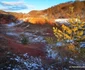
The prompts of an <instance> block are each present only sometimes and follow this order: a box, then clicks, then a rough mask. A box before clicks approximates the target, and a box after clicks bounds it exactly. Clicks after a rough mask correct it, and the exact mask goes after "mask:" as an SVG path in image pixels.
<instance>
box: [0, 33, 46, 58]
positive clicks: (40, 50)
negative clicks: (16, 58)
mask: <svg viewBox="0 0 85 70" xmlns="http://www.w3.org/2000/svg"><path fill="white" fill-rule="evenodd" d="M0 36H3V37H4V38H5V39H7V40H8V46H9V47H8V49H9V50H10V51H12V52H13V53H16V54H24V53H28V54H29V55H31V56H45V52H44V48H45V44H41V43H38V44H29V45H23V44H20V43H17V42H16V41H14V40H13V39H11V38H9V37H7V36H5V35H1V34H0Z"/></svg>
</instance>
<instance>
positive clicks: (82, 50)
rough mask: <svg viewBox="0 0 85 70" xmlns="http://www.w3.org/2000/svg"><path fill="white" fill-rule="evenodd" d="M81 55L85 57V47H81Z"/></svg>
mask: <svg viewBox="0 0 85 70" xmlns="http://www.w3.org/2000/svg"><path fill="white" fill-rule="evenodd" d="M80 55H81V57H83V58H85V48H81V49H80Z"/></svg>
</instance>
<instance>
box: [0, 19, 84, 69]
mask: <svg viewBox="0 0 85 70" xmlns="http://www.w3.org/2000/svg"><path fill="white" fill-rule="evenodd" d="M59 21H60V20H59ZM63 21H64V20H63ZM5 27H6V30H7V31H5V33H3V34H5V35H7V36H9V37H11V38H13V39H14V40H15V41H16V42H17V43H21V38H22V35H24V36H25V37H26V38H27V39H28V40H29V43H31V44H32V43H45V44H46V45H45V48H44V51H45V52H46V56H45V57H44V58H41V57H40V56H39V57H33V56H29V54H28V53H25V54H21V55H17V54H14V53H13V54H11V55H12V56H10V57H9V54H10V53H9V52H8V53H7V56H8V57H7V58H9V60H8V61H9V62H8V61H7V62H8V63H7V64H8V65H7V67H6V66H3V65H2V67H0V69H1V70H4V69H8V70H11V68H12V70H59V69H58V67H57V66H61V65H62V63H66V62H67V61H68V57H66V56H63V57H62V56H61V55H60V53H62V54H63V53H64V51H63V52H59V50H56V49H53V48H54V47H55V48H59V47H61V46H63V43H62V42H56V43H55V44H48V43H47V42H46V39H45V37H48V36H47V35H48V34H50V33H49V32H44V30H45V29H47V27H45V28H43V29H42V28H38V27H32V26H31V27H32V29H30V25H29V24H28V25H27V24H26V25H24V24H23V21H18V22H17V23H10V24H7V25H5ZM33 28H34V29H33ZM38 33H39V34H38ZM45 35H46V36H45ZM50 37H51V36H50ZM67 42H73V41H67ZM29 43H28V44H29ZM80 45H81V47H85V42H81V43H80ZM66 54H67V53H66ZM51 60H52V61H51ZM10 62H14V64H13V63H10ZM68 63H69V64H71V65H85V62H84V61H83V60H75V59H74V58H71V57H70V58H69V61H68ZM2 64H3V63H2ZM62 67H63V66H61V68H62ZM66 69H67V68H66V67H65V69H64V70H66Z"/></svg>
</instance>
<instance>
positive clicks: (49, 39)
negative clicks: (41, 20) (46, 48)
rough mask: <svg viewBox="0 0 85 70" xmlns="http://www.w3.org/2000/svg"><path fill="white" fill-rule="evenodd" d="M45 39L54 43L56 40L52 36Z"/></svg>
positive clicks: (49, 42)
mask: <svg viewBox="0 0 85 70" xmlns="http://www.w3.org/2000/svg"><path fill="white" fill-rule="evenodd" d="M45 40H46V41H47V43H48V44H54V43H55V41H54V39H53V38H52V37H46V38H45Z"/></svg>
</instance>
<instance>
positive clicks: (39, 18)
mask: <svg viewBox="0 0 85 70" xmlns="http://www.w3.org/2000/svg"><path fill="white" fill-rule="evenodd" d="M69 7H74V17H76V16H77V15H79V16H80V17H81V19H82V20H83V21H85V1H76V2H67V3H61V4H59V5H55V6H53V7H50V8H48V9H45V10H32V11H30V12H29V13H27V14H23V13H16V12H5V11H2V10H0V14H5V15H6V14H7V15H12V16H14V17H15V18H16V19H18V20H19V19H22V20H23V19H25V18H26V20H25V21H26V22H30V23H33V24H36V23H37V24H45V23H50V24H53V23H54V20H55V19H57V18H69V17H70V16H69V15H68V14H69V13H70V11H69ZM0 19H1V18H0Z"/></svg>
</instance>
